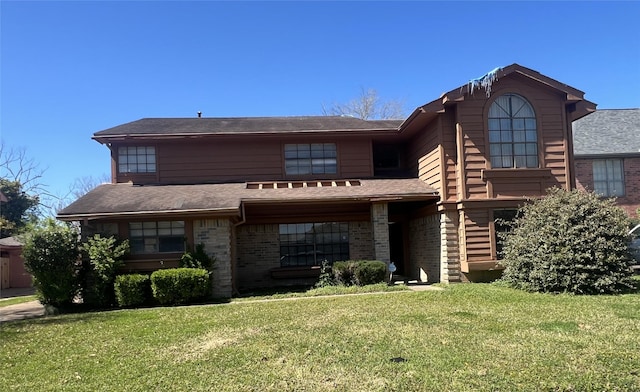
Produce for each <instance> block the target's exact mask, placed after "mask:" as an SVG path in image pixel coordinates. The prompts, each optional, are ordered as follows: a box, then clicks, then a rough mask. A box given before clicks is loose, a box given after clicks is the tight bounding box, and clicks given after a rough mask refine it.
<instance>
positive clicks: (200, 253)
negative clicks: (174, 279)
mask: <svg viewBox="0 0 640 392" xmlns="http://www.w3.org/2000/svg"><path fill="white" fill-rule="evenodd" d="M214 261H215V259H214V258H213V257H211V256H209V255H208V254H207V252H206V251H205V250H204V244H203V243H200V244H198V245H196V249H195V251H193V252H185V253H184V254H183V255H182V257H181V258H180V262H179V266H180V267H181V268H202V269H206V270H207V271H211V269H212V268H213V263H214Z"/></svg>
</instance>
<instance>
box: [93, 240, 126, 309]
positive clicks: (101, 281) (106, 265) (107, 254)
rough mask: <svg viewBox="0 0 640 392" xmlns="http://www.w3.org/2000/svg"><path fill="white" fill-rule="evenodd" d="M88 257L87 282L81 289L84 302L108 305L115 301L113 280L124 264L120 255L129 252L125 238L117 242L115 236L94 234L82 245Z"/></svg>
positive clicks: (101, 305)
mask: <svg viewBox="0 0 640 392" xmlns="http://www.w3.org/2000/svg"><path fill="white" fill-rule="evenodd" d="M82 250H84V251H85V252H87V256H88V258H89V265H90V266H89V268H90V269H89V271H87V273H88V277H87V278H88V279H85V281H86V282H87V283H88V284H86V287H85V288H84V289H83V300H84V303H85V304H88V305H93V306H100V307H103V306H110V305H113V304H114V302H115V294H114V286H113V284H114V282H115V279H116V273H117V271H118V268H120V267H121V266H122V265H124V262H123V261H122V257H123V256H124V255H125V254H127V253H128V252H129V242H128V241H127V240H125V241H123V242H121V243H118V240H117V239H116V238H115V237H101V236H100V234H96V235H94V236H93V237H89V238H88V239H87V242H86V243H85V244H84V245H82Z"/></svg>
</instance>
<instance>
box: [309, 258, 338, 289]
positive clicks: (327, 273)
mask: <svg viewBox="0 0 640 392" xmlns="http://www.w3.org/2000/svg"><path fill="white" fill-rule="evenodd" d="M335 284H336V281H335V279H334V278H333V273H332V271H331V265H330V264H329V262H328V261H327V260H324V261H323V262H322V266H321V267H320V277H319V278H318V281H317V282H316V284H315V286H314V287H315V288H322V287H328V286H335Z"/></svg>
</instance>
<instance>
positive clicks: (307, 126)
mask: <svg viewBox="0 0 640 392" xmlns="http://www.w3.org/2000/svg"><path fill="white" fill-rule="evenodd" d="M402 121H403V120H362V119H359V118H355V117H342V116H292V117H229V118H219V117H218V118H217V117H202V118H198V117H194V118H143V119H140V120H137V121H132V122H129V123H126V124H122V125H118V126H116V127H113V128H109V129H105V130H104V131H99V132H96V133H95V134H94V139H97V140H100V139H102V138H109V137H117V136H133V135H136V136H142V135H212V134H238V133H243V134H246V133H286V132H322V131H325V132H326V131H353V130H395V129H397V128H398V127H399V126H400V124H401V123H402Z"/></svg>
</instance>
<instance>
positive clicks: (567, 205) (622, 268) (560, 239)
mask: <svg viewBox="0 0 640 392" xmlns="http://www.w3.org/2000/svg"><path fill="white" fill-rule="evenodd" d="M628 225H629V221H628V218H627V216H626V215H625V213H624V211H623V210H622V209H620V208H618V207H616V206H615V204H614V201H613V200H612V199H607V200H603V199H601V198H599V197H598V196H597V195H596V194H594V193H588V192H581V191H577V190H574V191H564V190H561V189H557V188H556V189H552V190H550V191H549V192H548V194H547V196H546V197H544V198H543V199H540V200H536V201H533V202H531V203H529V204H527V205H525V206H524V207H523V208H521V210H520V211H519V213H518V216H517V217H516V219H515V221H514V222H513V225H512V231H511V233H507V235H506V236H505V237H504V248H503V249H504V260H503V261H502V263H503V264H504V265H505V267H506V268H505V270H504V274H503V280H504V281H505V282H507V283H509V284H510V285H511V286H514V287H517V288H521V289H525V290H529V291H538V292H552V293H558V292H569V293H575V294H600V293H620V292H624V291H626V290H629V289H632V288H633V284H632V281H631V271H630V268H629V266H630V256H629V249H628V244H629V238H628V235H627V231H628V229H627V228H628Z"/></svg>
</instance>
